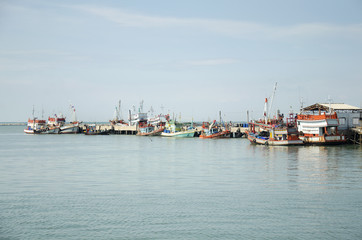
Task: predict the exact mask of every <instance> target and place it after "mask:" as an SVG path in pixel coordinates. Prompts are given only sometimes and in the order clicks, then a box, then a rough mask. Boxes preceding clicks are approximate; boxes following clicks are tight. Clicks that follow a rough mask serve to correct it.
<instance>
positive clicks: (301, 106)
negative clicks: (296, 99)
mask: <svg viewBox="0 0 362 240" xmlns="http://www.w3.org/2000/svg"><path fill="white" fill-rule="evenodd" d="M303 103H304V102H303V97H300V112H302V111H303Z"/></svg>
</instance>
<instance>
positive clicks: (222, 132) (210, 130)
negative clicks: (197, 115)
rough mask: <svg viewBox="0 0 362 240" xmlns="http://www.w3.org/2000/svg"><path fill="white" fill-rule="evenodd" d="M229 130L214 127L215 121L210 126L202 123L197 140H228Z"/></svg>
mask: <svg viewBox="0 0 362 240" xmlns="http://www.w3.org/2000/svg"><path fill="white" fill-rule="evenodd" d="M229 137H230V130H228V129H226V128H224V129H223V128H222V127H220V126H217V125H216V120H214V121H213V122H212V123H211V124H209V123H208V122H204V123H203V124H202V131H201V134H200V136H199V138H229Z"/></svg>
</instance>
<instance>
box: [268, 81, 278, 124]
mask: <svg viewBox="0 0 362 240" xmlns="http://www.w3.org/2000/svg"><path fill="white" fill-rule="evenodd" d="M277 83H278V82H275V84H274V90H273V94H272V95H271V97H270V105H269V110H268V119H269V118H270V112H271V108H272V106H273V100H274V96H275V92H276V90H277Z"/></svg>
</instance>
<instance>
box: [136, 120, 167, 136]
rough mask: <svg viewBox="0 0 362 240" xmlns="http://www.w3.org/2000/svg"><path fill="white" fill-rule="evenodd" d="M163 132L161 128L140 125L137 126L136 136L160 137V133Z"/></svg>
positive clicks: (144, 124)
mask: <svg viewBox="0 0 362 240" xmlns="http://www.w3.org/2000/svg"><path fill="white" fill-rule="evenodd" d="M163 131H164V127H163V126H154V125H152V124H149V123H147V122H144V123H140V125H139V126H138V132H137V135H138V136H160V135H161V133H162V132H163Z"/></svg>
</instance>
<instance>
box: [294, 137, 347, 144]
mask: <svg viewBox="0 0 362 240" xmlns="http://www.w3.org/2000/svg"><path fill="white" fill-rule="evenodd" d="M300 139H301V140H302V141H303V142H304V143H306V144H315V145H338V144H345V143H346V142H347V139H346V138H345V136H343V135H336V136H300Z"/></svg>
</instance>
